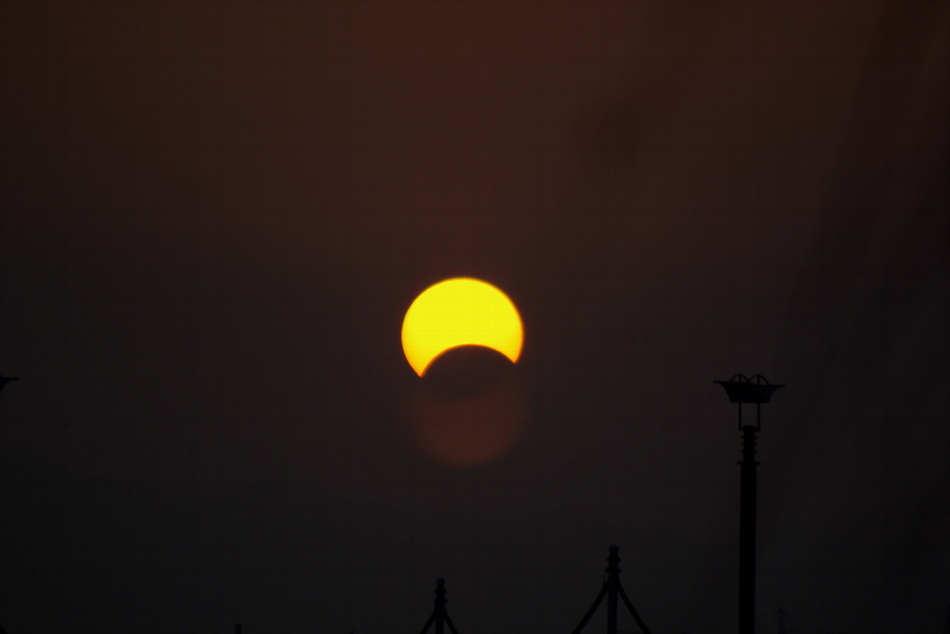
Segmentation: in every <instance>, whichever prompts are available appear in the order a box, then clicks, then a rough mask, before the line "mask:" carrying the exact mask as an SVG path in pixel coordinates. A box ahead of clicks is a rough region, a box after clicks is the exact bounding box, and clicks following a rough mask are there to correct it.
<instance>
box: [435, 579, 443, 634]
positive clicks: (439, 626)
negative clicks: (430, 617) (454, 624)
mask: <svg viewBox="0 0 950 634" xmlns="http://www.w3.org/2000/svg"><path fill="white" fill-rule="evenodd" d="M435 634H445V580H444V579H442V578H439V580H438V581H436V586H435Z"/></svg>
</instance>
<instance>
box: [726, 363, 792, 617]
mask: <svg viewBox="0 0 950 634" xmlns="http://www.w3.org/2000/svg"><path fill="white" fill-rule="evenodd" d="M716 383H719V384H720V385H722V386H723V388H725V390H726V394H728V395H729V401H730V402H732V403H737V404H738V405H739V430H740V431H741V432H742V462H740V463H739V466H740V469H741V471H740V481H739V634H755V497H756V467H758V466H759V463H758V462H756V461H755V445H756V433H758V431H759V430H760V429H762V403H768V402H769V399H770V398H772V394H773V393H774V392H775V390H777V389H778V388H780V387H785V386H784V385H772V384H770V383H769V382H768V381H767V380H766V379H765V377H763V376H762V375H761V374H756V375H754V376H753V377H752V378H746V377H744V376H743V375H741V374H737V375H735V376H733V377H732V378H731V379H730V380H728V381H716ZM743 403H755V414H756V416H755V425H750V424H746V425H743V424H742V404H743Z"/></svg>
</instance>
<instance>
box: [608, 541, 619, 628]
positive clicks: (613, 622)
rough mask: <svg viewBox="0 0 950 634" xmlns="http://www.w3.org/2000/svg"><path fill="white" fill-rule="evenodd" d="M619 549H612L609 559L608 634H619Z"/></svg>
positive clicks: (614, 547) (613, 547)
mask: <svg viewBox="0 0 950 634" xmlns="http://www.w3.org/2000/svg"><path fill="white" fill-rule="evenodd" d="M618 550H619V549H618V548H617V547H616V546H611V547H610V556H609V557H607V634H617V589H618V588H619V587H620V565H619V564H620V557H619V556H618V555H617V551H618Z"/></svg>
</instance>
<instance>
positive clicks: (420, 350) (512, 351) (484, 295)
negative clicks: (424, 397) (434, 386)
mask: <svg viewBox="0 0 950 634" xmlns="http://www.w3.org/2000/svg"><path fill="white" fill-rule="evenodd" d="M523 342H524V330H523V328H522V325H521V316H520V315H519V314H518V309H517V308H515V305H514V303H512V301H511V300H510V299H508V296H507V295H505V294H504V293H503V292H501V291H500V290H498V289H497V288H495V287H494V286H492V285H491V284H489V283H487V282H483V281H481V280H476V279H474V278H470V277H455V278H452V279H448V280H444V281H442V282H439V283H438V284H434V285H432V286H430V287H429V288H427V289H426V290H424V291H422V293H420V294H419V296H418V297H416V299H415V301H413V302H412V305H411V306H409V310H407V311H406V317H405V319H403V322H402V349H403V352H404V353H405V355H406V360H407V361H408V362H409V365H410V366H412V369H413V370H415V371H416V374H418V375H419V376H422V375H424V374H425V372H426V369H427V368H428V367H429V366H430V365H431V364H432V362H433V361H434V360H435V359H436V358H438V357H439V356H440V355H441V354H442V353H444V352H445V351H446V350H449V349H451V348H457V347H459V346H485V347H487V348H492V349H493V350H497V351H498V352H500V353H501V354H503V355H505V356H506V357H508V359H510V360H511V362H512V363H515V362H517V361H518V357H519V356H520V355H521V345H522V343H523Z"/></svg>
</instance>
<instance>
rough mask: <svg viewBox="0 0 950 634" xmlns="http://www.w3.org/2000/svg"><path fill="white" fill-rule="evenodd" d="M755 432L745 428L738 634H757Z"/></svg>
mask: <svg viewBox="0 0 950 634" xmlns="http://www.w3.org/2000/svg"><path fill="white" fill-rule="evenodd" d="M756 431H757V430H756V428H755V427H753V426H752V425H746V426H745V427H743V428H742V462H741V463H739V464H740V467H741V476H740V483H739V634H754V632H755V484H756V482H755V475H756V467H757V466H758V463H757V462H756V461H755V443H756V438H755V433H756Z"/></svg>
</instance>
